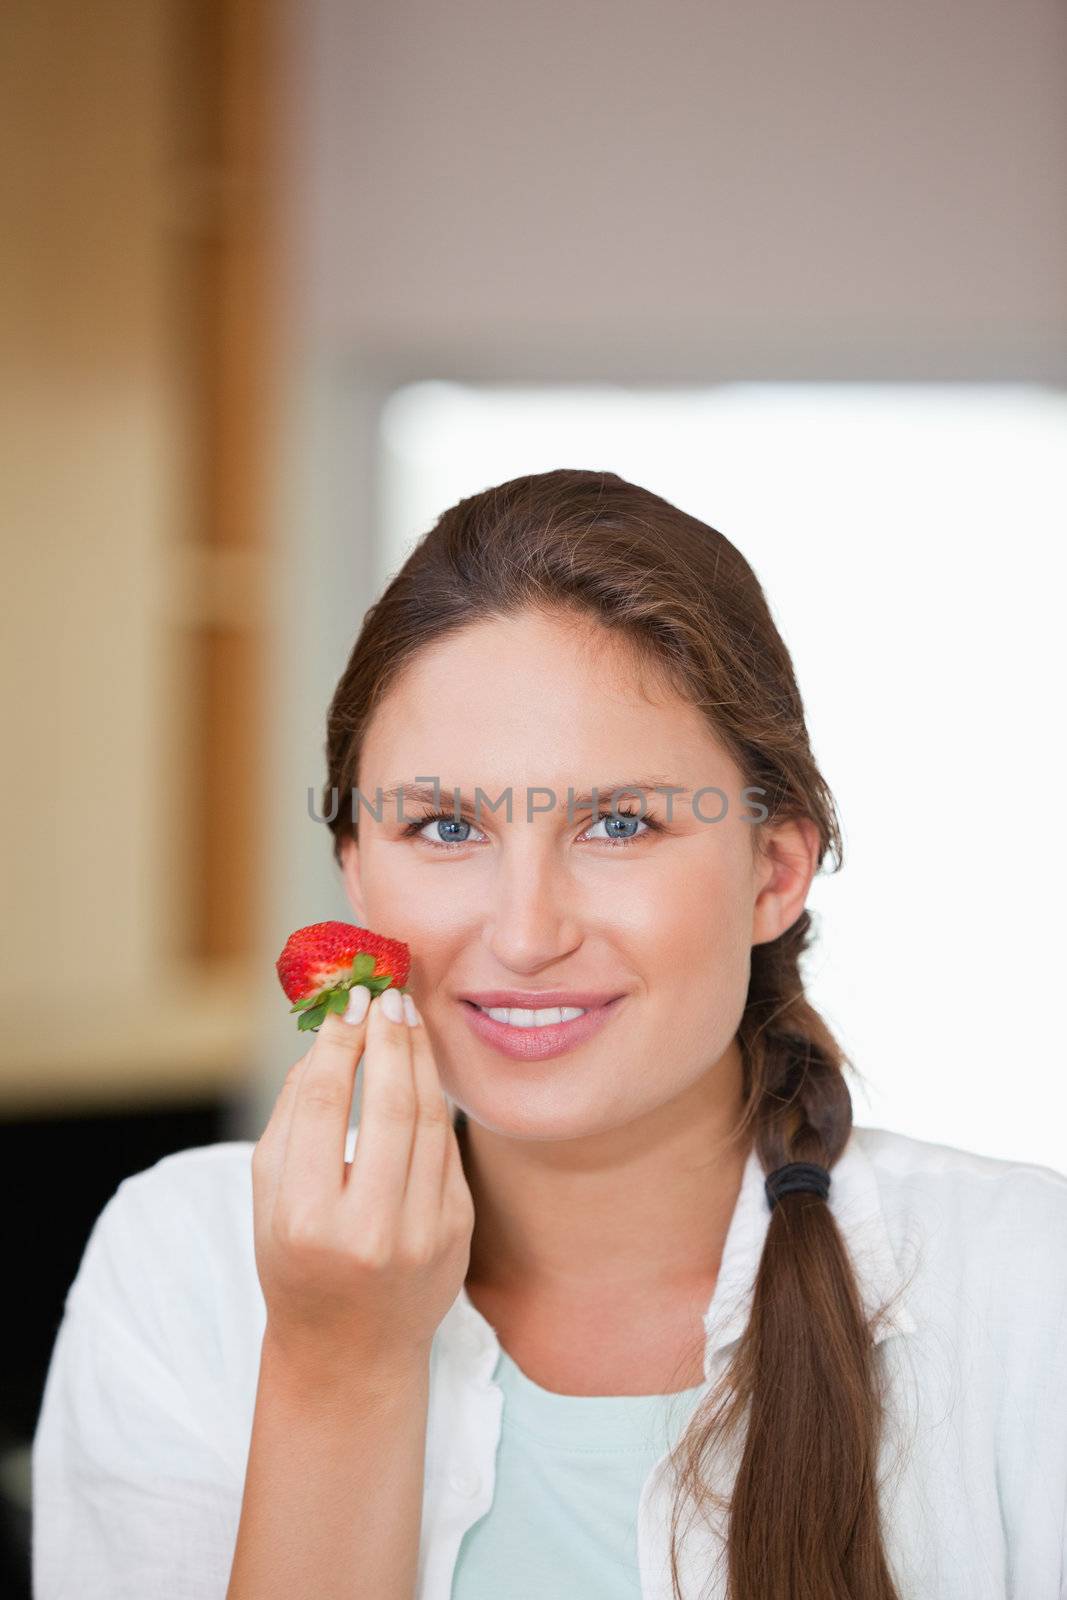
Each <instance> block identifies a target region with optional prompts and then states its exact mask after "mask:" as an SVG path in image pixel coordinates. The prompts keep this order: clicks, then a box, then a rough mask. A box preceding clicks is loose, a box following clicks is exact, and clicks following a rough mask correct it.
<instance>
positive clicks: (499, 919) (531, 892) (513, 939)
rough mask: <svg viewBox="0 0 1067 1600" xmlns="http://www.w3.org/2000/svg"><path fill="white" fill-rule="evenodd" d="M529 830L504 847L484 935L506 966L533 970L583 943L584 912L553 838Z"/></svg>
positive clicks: (492, 951)
mask: <svg viewBox="0 0 1067 1600" xmlns="http://www.w3.org/2000/svg"><path fill="white" fill-rule="evenodd" d="M526 831H527V832H528V833H529V834H530V837H529V838H528V839H527V840H524V841H522V844H521V846H515V847H513V848H512V847H509V848H506V849H503V850H501V852H500V856H499V864H498V866H497V869H496V873H495V876H494V881H493V884H492V888H491V890H490V896H489V903H488V906H487V910H486V915H485V919H484V922H483V925H482V938H483V941H484V943H485V945H486V947H487V948H488V949H489V951H490V952H491V954H492V955H493V957H494V960H495V961H496V962H497V963H498V964H499V965H500V966H501V967H507V968H508V969H509V970H510V971H512V972H523V973H533V972H539V971H540V970H541V969H542V968H543V967H547V966H551V965H552V964H553V963H554V962H559V961H563V960H564V959H565V958H566V957H567V956H569V955H570V954H572V952H573V951H575V950H576V949H577V948H578V946H579V945H580V944H581V942H582V916H581V906H580V904H579V901H578V889H577V885H576V884H575V882H574V879H573V877H572V876H571V874H570V873H569V872H568V870H567V868H566V865H565V864H564V863H563V862H562V861H561V860H560V858H559V855H558V853H557V852H555V851H554V850H553V849H552V847H551V845H550V843H549V842H548V841H541V842H538V841H537V840H536V839H535V838H534V837H533V830H530V829H528V830H526ZM510 843H511V842H510V841H509V846H510Z"/></svg>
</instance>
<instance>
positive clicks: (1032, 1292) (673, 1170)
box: [34, 470, 1067, 1600]
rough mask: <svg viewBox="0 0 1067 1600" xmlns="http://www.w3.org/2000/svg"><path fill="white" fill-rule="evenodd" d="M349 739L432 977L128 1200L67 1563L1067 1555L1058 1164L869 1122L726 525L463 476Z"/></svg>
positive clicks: (319, 1049) (821, 1582)
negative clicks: (816, 947) (824, 969)
mask: <svg viewBox="0 0 1067 1600" xmlns="http://www.w3.org/2000/svg"><path fill="white" fill-rule="evenodd" d="M327 755H328V765H329V772H328V779H327V788H326V800H325V805H324V816H325V817H326V818H327V820H328V821H329V825H330V828H331V830H332V833H333V836H334V840H333V843H334V854H335V859H336V860H337V862H338V865H339V867H340V869H341V871H342V874H343V880H344V884H345V888H346V891H347V895H348V898H349V901H350V904H351V906H352V908H353V912H354V914H355V917H356V919H357V920H358V921H359V922H360V923H362V924H365V925H367V926H370V927H372V928H374V929H377V930H379V931H382V932H384V933H387V934H389V935H390V936H393V937H397V938H401V939H404V940H406V941H407V942H408V943H409V944H410V946H411V949H412V971H411V978H410V982H409V989H410V996H409V999H408V1000H407V1002H406V1009H405V1010H403V1011H401V1010H400V1009H399V1006H398V1007H397V1010H396V1012H395V1014H390V1007H391V1006H393V1005H394V1003H395V1002H396V1000H397V999H398V997H396V996H394V997H393V999H392V1000H390V999H389V997H388V995H386V996H383V997H382V998H381V999H378V1000H375V1001H374V1002H373V1003H372V1004H371V1006H370V1010H369V1014H365V1015H363V1016H360V1015H359V1014H358V1013H357V1012H356V1011H355V1010H352V1011H350V1012H349V1014H348V1015H347V1016H346V1018H345V1019H341V1018H339V1017H336V1016H332V1015H331V1016H330V1017H328V1018H327V1020H326V1022H325V1023H324V1025H323V1027H322V1028H321V1030H320V1031H319V1033H318V1035H317V1037H316V1039H315V1042H314V1043H313V1044H312V1045H311V1047H310V1048H309V1050H308V1051H307V1053H306V1054H305V1056H303V1057H302V1058H301V1060H300V1061H299V1062H297V1063H296V1064H295V1066H294V1068H293V1070H292V1071H291V1073H290V1074H289V1077H288V1079H287V1081H286V1084H285V1086H284V1088H283V1090H282V1093H281V1094H280V1096H279V1099H278V1103H277V1105H276V1107H275V1110H274V1113H273V1115H272V1117H271V1120H270V1123H269V1124H268V1127H267V1128H266V1130H265V1131H264V1134H263V1137H262V1138H261V1139H260V1141H259V1143H258V1144H257V1145H256V1146H255V1147H254V1150H252V1151H251V1153H252V1160H251V1162H250V1161H249V1154H250V1146H249V1145H248V1144H247V1143H234V1144H229V1145H219V1146H213V1147H208V1148H206V1149H203V1150H194V1151H186V1152H182V1153H181V1154H180V1155H177V1156H172V1157H169V1158H167V1160H165V1161H163V1162H160V1163H158V1164H157V1166H156V1167H155V1168H152V1169H150V1170H149V1171H148V1172H146V1173H141V1174H138V1175H136V1177H134V1178H133V1179H127V1180H126V1181H125V1183H124V1184H122V1185H121V1186H120V1188H119V1191H118V1193H117V1194H116V1195H115V1196H114V1197H113V1198H112V1200H111V1201H110V1202H109V1204H108V1206H107V1207H106V1208H105V1210H104V1212H103V1213H102V1215H101V1217H100V1218H99V1219H98V1222H97V1224H96V1227H95V1228H94V1232H93V1236H92V1238H91V1240H90V1242H89V1245H88V1246H87V1249H86V1253H85V1257H84V1259H83V1262H82V1265H81V1268H80V1269H79V1274H78V1278H77V1279H76V1280H75V1283H74V1285H73V1286H72V1289H71V1293H70V1295H69V1297H68V1303H67V1308H66V1312H65V1316H64V1322H63V1324H62V1326H61V1328H60V1331H59V1335H58V1339H57V1345H56V1350H55V1352H54V1355H53V1361H52V1366H51V1368H50V1372H49V1380H48V1386H47V1388H46V1393H45V1399H44V1404H43V1407H42V1416H41V1420H40V1422H39V1425H38V1434H37V1438H36V1440H35V1456H34V1474H35V1532H34V1544H35V1547H34V1564H35V1578H36V1581H37V1587H36V1591H35V1592H36V1593H37V1595H38V1600H56V1597H58V1596H60V1595H61V1594H67V1593H70V1594H74V1593H77V1594H78V1595H79V1596H85V1597H87V1600H93V1597H96V1596H99V1597H101V1600H102V1597H103V1596H104V1595H107V1596H108V1597H109V1600H115V1597H117V1596H119V1597H121V1596H126V1595H129V1596H131V1597H132V1596H133V1595H135V1594H136V1595H137V1596H138V1597H140V1600H145V1597H151V1596H156V1595H158V1596H160V1597H162V1596H164V1595H166V1596H176V1595H181V1596H183V1597H186V1596H188V1597H192V1596H196V1597H200V1596H205V1597H207V1596H222V1595H223V1594H226V1595H227V1596H228V1600H253V1597H255V1600H271V1597H273V1596H275V1595H278V1596H281V1595H283V1594H284V1595H291V1594H294V1593H303V1594H307V1595H309V1596H310V1595H314V1596H316V1597H321V1596H325V1595H338V1596H340V1595H344V1596H347V1597H349V1600H351V1597H353V1596H360V1597H363V1596H368V1597H369V1596H371V1595H373V1596H374V1597H375V1600H385V1597H399V1596H406V1597H410V1596H412V1595H415V1596H417V1600H447V1597H449V1596H452V1597H459V1600H474V1597H476V1596H477V1597H480V1600H481V1597H488V1596H494V1597H504V1596H507V1597H509V1600H525V1597H531V1600H532V1597H533V1596H538V1597H541V1600H545V1597H555V1596H564V1595H566V1596H572V1595H574V1594H578V1593H582V1594H584V1595H588V1596H605V1597H607V1596H611V1597H615V1596H620V1597H621V1596H642V1597H643V1600H653V1597H654V1600H670V1597H672V1596H673V1597H676V1600H677V1597H684V1600H688V1597H689V1596H696V1595H698V1594H711V1595H713V1596H715V1597H718V1600H726V1597H727V1596H729V1597H730V1600H768V1597H773V1600H791V1597H798V1600H799V1597H801V1596H803V1597H805V1600H807V1597H810V1600H824V1597H825V1600H831V1597H832V1600H846V1597H847V1600H920V1597H921V1600H928V1597H933V1596H937V1597H938V1600H957V1597H958V1600H964V1597H966V1600H978V1597H980V1596H981V1597H983V1600H985V1597H988V1600H994V1597H997V1600H1000V1597H1004V1600H1007V1597H1009V1596H1010V1597H1013V1600H1056V1597H1061V1596H1067V1588H1065V1587H1064V1582H1065V1577H1064V1566H1063V1556H1064V1545H1065V1533H1067V1530H1065V1510H1067V1400H1065V1398H1064V1397H1065V1396H1067V1358H1065V1353H1064V1346H1065V1343H1067V1341H1065V1340H1064V1337H1063V1333H1064V1329H1065V1327H1067V1320H1065V1319H1067V1244H1065V1240H1067V1177H1064V1176H1062V1175H1060V1174H1057V1173H1054V1172H1052V1171H1050V1170H1049V1169H1045V1168H1041V1167H1036V1166H1028V1165H1026V1164H1018V1163H1009V1162H1007V1161H1000V1160H995V1159H992V1158H989V1157H985V1156H980V1155H978V1154H975V1153H971V1152H967V1151H963V1150H958V1149H954V1148H951V1147H947V1146H940V1145H934V1144H930V1143H925V1142H923V1141H920V1140H914V1139H909V1138H906V1137H904V1136H902V1135H899V1134H894V1133H890V1132H887V1131H884V1130H877V1129H870V1128H855V1127H853V1124H852V1108H851V1101H850V1096H849V1091H848V1087H847V1084H846V1080H845V1076H844V1068H845V1066H846V1061H845V1058H844V1056H843V1053H842V1051H841V1049H840V1047H839V1045H838V1044H837V1042H836V1041H835V1039H834V1037H833V1035H832V1033H831V1031H830V1030H829V1028H828V1027H827V1026H826V1024H825V1022H824V1021H823V1020H822V1019H821V1018H820V1017H819V1015H818V1014H817V1013H816V1012H815V1011H814V1009H813V1008H812V1007H811V1005H810V1004H809V1003H808V1001H807V999H806V998H805V994H804V987H803V982H802V977H801V973H800V958H801V955H802V953H803V951H804V949H805V946H806V945H807V943H808V938H809V929H810V915H809V913H808V912H807V910H806V909H805V902H806V899H807V895H808V891H809V888H810V885H811V881H812V878H813V876H814V874H815V873H816V872H817V871H818V870H819V869H820V867H821V865H822V863H823V861H824V858H825V857H826V856H827V855H828V854H830V853H833V854H834V855H835V856H836V857H837V861H838V864H839V862H840V854H841V850H840V837H839V832H838V825H837V820H836V817H835V814H834V807H833V801H832V798H831V796H830V793H829V791H828V789H827V786H826V784H825V782H824V780H823V778H822V776H821V774H820V773H819V771H818V768H817V767H816V765H815V762H814V759H813V756H812V753H811V749H810V746H809V741H808V737H807V732H806V729H805V724H804V715H803V707H802V703H801V698H800V695H799V693H798V690H797V686H796V682H795V680H794V676H793V671H792V665H791V662H790V658H789V654H788V652H787V650H786V648H785V646H784V644H783V642H782V640H781V638H780V636H779V634H778V632H777V630H776V628H775V626H774V623H773V621H772V619H771V616H770V613H769V610H768V607H767V604H766V601H765V599H764V596H763V593H762V591H761V589H760V586H759V584H758V582H757V580H756V578H755V576H754V575H753V573H752V571H751V569H750V568H749V566H748V565H747V563H746V562H745V561H744V559H743V558H742V557H741V555H740V554H739V553H738V551H737V550H736V549H735V548H734V547H733V546H732V545H731V544H730V542H729V541H728V540H727V539H725V538H724V537H723V536H722V535H721V534H719V533H718V532H716V531H715V530H714V529H712V528H710V527H708V526H707V525H705V524H703V523H701V522H699V521H698V520H696V519H695V518H693V517H691V516H688V515H686V514H685V513H683V512H681V511H679V510H678V509H677V508H675V507H673V506H671V505H670V504H668V503H667V502H666V501H665V500H663V499H661V498H660V497H659V496H657V495H655V494H652V493H650V492H648V491H647V490H644V489H641V488H639V487H637V486H636V485H634V484H631V483H627V482H625V481H624V480H622V479H621V478H619V477H617V476H615V475H614V474H611V473H602V472H582V471H564V470H560V471H555V472H548V473H542V474H539V475H535V476H531V477H526V478H519V479H516V480H514V481H512V482H509V483H505V484H502V485H499V486H498V487H496V488H493V489H489V490H486V491H485V492H484V493H481V494H478V495H475V496H472V497H470V498H469V499H466V500H463V501H461V502H460V503H459V504H458V505H456V506H454V507H452V508H451V509H450V510H449V511H447V512H446V513H445V514H444V515H443V516H442V517H441V518H440V519H439V521H438V523H437V524H436V526H435V527H434V528H433V529H432V530H431V531H430V532H429V533H428V534H427V535H426V536H425V538H424V539H423V540H422V542H421V543H420V544H419V546H418V547H417V548H416V549H415V551H414V552H413V553H412V554H411V555H410V556H409V558H408V560H407V561H406V562H405V563H404V565H403V567H402V568H401V570H400V571H399V572H398V574H397V575H396V576H395V577H394V578H393V580H392V581H391V583H390V584H389V585H388V587H387V588H386V590H385V592H384V593H383V595H382V596H381V598H380V599H379V600H378V602H377V603H376V604H375V605H374V606H372V607H371V609H370V611H369V612H368V613H367V615H366V617H365V618H364V621H363V626H362V629H361V632H360V635H359V638H358V639H357V641H356V644H355V647H354V649H353V651H352V655H351V658H350V660H349V662H348V665H347V667H346V669H345V672H344V674H343V675H342V677H341V680H340V682H339V684H338V686H337V689H336V692H335V695H334V698H333V701H332V704H331V707H330V712H329V723H328V738H327ZM457 791H458V793H457ZM905 1003H906V1002H905ZM557 1007H564V1008H568V1009H565V1010H564V1011H562V1012H561V1013H559V1014H557V1013H556V1008H557ZM539 1012H548V1013H550V1014H549V1015H538V1013H539ZM361 1057H362V1059H363V1063H364V1090H363V1105H362V1115H361V1121H360V1126H359V1129H358V1149H357V1130H350V1132H349V1134H348V1137H347V1138H346V1134H345V1129H346V1123H347V1117H348V1112H349V1108H350V1104H351V1093H352V1086H353V1080H354V1075H355V1070H356V1065H357V1062H358V1061H359V1060H360V1058H361ZM949 1070H955V1064H949ZM446 1108H448V1114H447V1115H446V1114H444V1112H445V1109H446ZM452 1109H456V1112H457V1115H456V1125H455V1127H453V1125H452V1121H451V1110H452ZM345 1156H352V1157H353V1159H352V1161H351V1165H350V1166H346V1164H345V1160H344V1157H345ZM250 1169H251V1170H250ZM253 1218H254V1228H253ZM253 1232H254V1238H253ZM75 1573H77V1575H78V1576H77V1579H75V1576H74V1574H75Z"/></svg>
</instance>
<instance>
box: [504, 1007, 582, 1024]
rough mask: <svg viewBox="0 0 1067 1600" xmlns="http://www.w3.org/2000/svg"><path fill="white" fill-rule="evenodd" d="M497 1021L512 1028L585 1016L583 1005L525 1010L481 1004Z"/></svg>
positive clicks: (572, 1019) (571, 1020) (567, 1020)
mask: <svg viewBox="0 0 1067 1600" xmlns="http://www.w3.org/2000/svg"><path fill="white" fill-rule="evenodd" d="M478 1010H479V1011H484V1012H485V1014H486V1016H487V1017H492V1018H493V1020H494V1021H495V1022H506V1023H507V1024H508V1025H509V1027H512V1028H544V1027H547V1026H548V1025H549V1024H550V1023H553V1022H573V1021H574V1019H575V1017H581V1016H584V1015H585V1013H584V1010H583V1008H582V1007H581V1006H546V1007H545V1009H544V1010H543V1011H523V1010H520V1009H519V1008H518V1007H515V1008H512V1007H510V1006H479V1007H478Z"/></svg>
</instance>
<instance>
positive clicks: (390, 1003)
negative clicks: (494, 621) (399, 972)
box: [378, 989, 404, 1022]
mask: <svg viewBox="0 0 1067 1600" xmlns="http://www.w3.org/2000/svg"><path fill="white" fill-rule="evenodd" d="M378 1003H379V1005H380V1006H381V1008H382V1010H383V1011H384V1012H385V1014H386V1016H387V1017H388V1018H389V1021H390V1022H403V1020H404V1006H403V1002H402V1001H401V998H400V990H399V989H383V990H382V992H381V995H380V997H379V1002H378Z"/></svg>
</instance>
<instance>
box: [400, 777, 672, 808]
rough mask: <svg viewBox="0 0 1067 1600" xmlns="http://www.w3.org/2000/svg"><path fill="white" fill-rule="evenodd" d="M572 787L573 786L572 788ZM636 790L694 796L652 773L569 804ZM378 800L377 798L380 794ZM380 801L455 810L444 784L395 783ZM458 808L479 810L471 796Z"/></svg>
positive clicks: (489, 795)
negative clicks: (666, 790) (443, 807)
mask: <svg viewBox="0 0 1067 1600" xmlns="http://www.w3.org/2000/svg"><path fill="white" fill-rule="evenodd" d="M507 787H509V786H508V785H505V788H507ZM547 787H550V785H531V788H533V789H535V790H536V789H537V788H547ZM571 787H573V785H572V786H571ZM634 789H637V790H640V791H641V792H642V793H645V792H648V793H651V792H652V791H654V790H656V789H669V790H671V791H673V793H674V794H676V795H688V794H691V793H692V790H691V789H687V788H686V787H685V785H684V784H680V783H671V781H670V779H669V778H664V777H661V776H659V775H658V774H653V775H652V776H651V777H645V778H627V779H625V780H617V781H616V782H614V783H599V784H597V785H596V788H595V790H593V789H587V790H584V791H583V792H582V793H581V794H576V795H574V796H573V798H572V799H571V800H570V801H569V804H570V805H571V806H573V807H574V809H575V810H582V809H585V808H588V807H591V806H592V805H593V802H594V796H595V799H596V801H597V803H598V804H601V805H604V804H610V801H611V796H612V795H613V794H615V793H618V794H619V796H620V798H622V797H623V795H625V794H626V793H628V792H629V791H631V790H634ZM482 793H483V794H484V795H485V796H486V800H493V799H495V798H496V797H495V796H494V795H493V794H492V793H491V792H489V791H487V790H485V789H483V790H482ZM375 798H377V791H376V796H375ZM381 799H382V801H383V802H384V803H385V804H387V805H388V804H390V803H391V802H393V801H395V800H398V799H399V800H413V801H414V802H415V803H416V804H420V803H422V804H426V805H441V806H445V805H448V806H449V807H450V808H454V805H455V793H454V791H453V790H452V789H449V788H448V787H447V786H446V785H445V784H441V785H440V786H439V788H438V789H435V788H434V785H433V784H432V783H398V784H395V785H394V786H393V787H392V788H391V789H382V790H381ZM567 804H568V800H567V797H566V795H564V797H563V799H561V800H560V801H559V805H558V809H559V810H561V811H562V810H563V809H564V808H565V807H566V806H567ZM459 806H460V810H461V811H464V810H465V811H474V810H475V809H476V807H475V803H474V800H473V799H472V798H471V796H470V795H467V794H461V795H460V797H459Z"/></svg>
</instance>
